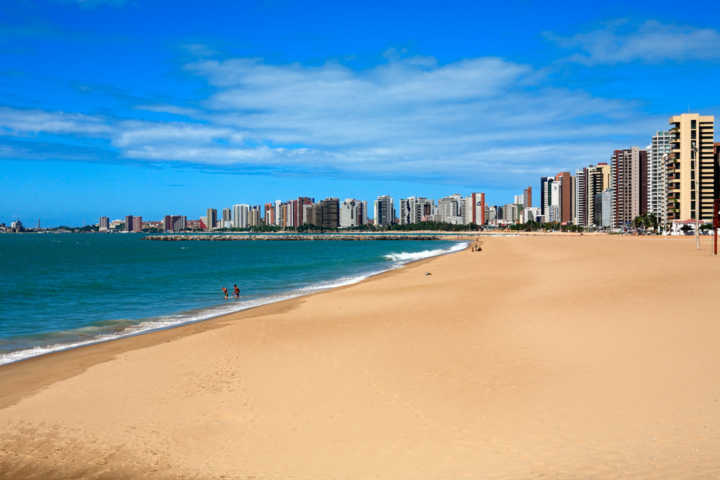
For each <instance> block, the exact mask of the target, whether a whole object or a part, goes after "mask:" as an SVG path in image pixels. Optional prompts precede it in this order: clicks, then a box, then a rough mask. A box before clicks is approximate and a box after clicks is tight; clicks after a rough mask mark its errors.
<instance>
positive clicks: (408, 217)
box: [399, 197, 417, 225]
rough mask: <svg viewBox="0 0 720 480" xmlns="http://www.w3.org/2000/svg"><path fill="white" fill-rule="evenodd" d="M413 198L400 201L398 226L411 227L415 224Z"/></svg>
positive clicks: (414, 200)
mask: <svg viewBox="0 0 720 480" xmlns="http://www.w3.org/2000/svg"><path fill="white" fill-rule="evenodd" d="M416 200H417V199H416V198H415V197H408V198H401V199H400V218H399V221H400V225H411V224H413V223H415V203H416Z"/></svg>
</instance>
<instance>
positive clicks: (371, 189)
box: [0, 0, 720, 226]
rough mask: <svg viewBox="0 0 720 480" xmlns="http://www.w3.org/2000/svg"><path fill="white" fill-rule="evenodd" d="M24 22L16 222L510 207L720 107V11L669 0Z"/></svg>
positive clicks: (2, 126)
mask: <svg viewBox="0 0 720 480" xmlns="http://www.w3.org/2000/svg"><path fill="white" fill-rule="evenodd" d="M703 3H705V2H700V5H699V7H700V8H701V7H702V4H703ZM664 5H665V6H664ZM5 7H6V8H5V12H4V13H5V18H4V19H3V20H2V22H4V23H2V22H0V48H3V50H2V51H3V53H2V57H3V65H4V66H5V73H6V74H5V75H3V82H1V83H0V92H1V93H2V101H0V162H1V163H2V167H3V168H2V172H1V173H0V187H2V189H3V192H4V195H3V196H2V198H0V219H2V221H9V220H12V219H14V218H22V219H24V221H25V222H26V223H27V224H30V225H35V224H36V223H37V220H38V218H39V219H40V220H41V222H42V224H44V225H48V226H51V225H59V224H84V223H94V222H96V221H97V218H98V217H99V216H100V215H109V216H112V217H116V218H117V217H122V216H124V215H126V214H127V212H132V211H136V212H139V211H141V210H142V213H143V215H144V216H146V217H148V218H160V217H161V216H163V215H164V214H166V213H167V212H169V211H182V212H188V213H191V212H202V211H204V210H205V209H206V208H207V205H218V206H219V205H232V204H234V203H235V202H236V201H238V199H241V201H243V202H244V203H248V204H262V203H263V202H265V201H267V198H286V197H290V196H292V195H294V194H296V193H298V192H303V194H306V195H308V196H313V197H315V198H326V197H341V198H345V197H353V198H365V199H371V198H375V197H376V196H377V195H381V194H390V195H392V196H393V197H394V198H401V197H408V196H412V195H426V196H432V197H435V198H439V197H441V196H443V195H447V194H448V193H449V192H485V193H486V194H487V196H488V198H489V199H494V201H495V202H496V203H500V204H502V203H506V202H510V201H511V200H512V198H513V196H514V195H517V194H518V190H519V189H522V188H524V187H525V186H527V185H533V186H535V185H537V181H536V179H537V177H539V176H550V175H556V174H557V173H558V172H563V171H568V172H570V173H573V172H575V171H576V169H578V168H583V167H584V166H586V165H590V164H597V163H600V162H605V161H608V152H612V151H614V150H616V149H625V148H631V147H632V146H638V147H640V148H645V146H646V145H648V144H649V142H650V139H649V138H648V134H649V133H651V132H656V131H660V130H666V129H667V118H668V117H669V116H671V115H677V114H678V113H681V112H687V111H688V110H689V111H692V112H700V113H702V114H705V115H715V116H717V115H718V114H719V113H720V98H718V95H717V88H716V87H715V86H714V84H715V83H716V82H713V81H708V79H713V78H720V53H719V52H718V49H717V48H716V47H715V46H716V45H717V44H719V43H720V31H719V30H718V27H717V25H718V19H719V18H720V14H718V13H716V10H717V9H714V8H712V7H713V4H712V3H710V2H707V7H708V8H706V9H705V10H707V14H705V15H703V16H702V17H697V16H696V15H692V14H691V12H685V11H677V9H675V8H674V4H672V3H670V2H666V3H663V2H660V3H657V2H653V3H650V2H634V3H633V5H627V4H623V3H620V2H606V3H604V4H603V5H602V6H593V7H592V8H591V7H590V6H584V5H574V6H573V8H567V6H566V5H563V4H560V3H558V4H544V5H537V6H536V5H532V4H528V3H527V2H506V3H505V4H502V5H481V4H472V3H466V4H461V3H458V4H453V5H452V6H448V7H446V8H444V9H442V10H438V9H435V8H430V7H428V6H426V5H423V4H419V5H418V4H415V3H413V4H403V3H397V4H393V5H391V6H388V5H382V6H379V5H375V6H373V5H372V4H364V5H363V6H362V7H357V6H348V5H345V6H343V7H339V6H337V5H333V4H326V3H305V4H303V5H302V6H297V5H292V4H289V3H284V2H275V3H273V4H264V5H244V4H232V3H230V2H212V1H211V2H207V3H205V4H203V5H202V7H192V6H187V5H177V4H172V5H171V4H170V3H167V2H163V1H148V2H135V1H121V0H114V1H101V0H96V1H70V0H68V1H55V0H46V1H38V2H20V3H18V4H13V5H8V6H5ZM219 13H222V15H220V14H219ZM137 18H144V19H145V22H144V23H143V25H142V26H139V25H138V24H137V22H136V19H137ZM447 25H452V26H453V28H452V29H449V28H446V26H447ZM369 30H370V31H372V32H373V35H367V34H366V33H367V31H369ZM177 32H182V33H177ZM308 32H312V33H311V34H310V33H308ZM679 70H682V74H681V75H680V74H677V73H676V72H677V71H679ZM669 91H673V92H676V91H681V92H682V95H668V93H667V92H669ZM88 199H92V201H88ZM192 214H193V215H196V214H195V213H192ZM197 215H200V213H197Z"/></svg>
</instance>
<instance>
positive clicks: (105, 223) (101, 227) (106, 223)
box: [98, 217, 110, 232]
mask: <svg viewBox="0 0 720 480" xmlns="http://www.w3.org/2000/svg"><path fill="white" fill-rule="evenodd" d="M109 230H110V219H109V218H108V217H100V221H99V222H98V231H100V232H107V231H109Z"/></svg>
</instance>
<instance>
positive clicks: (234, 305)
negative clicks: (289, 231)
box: [0, 243, 468, 365]
mask: <svg viewBox="0 0 720 480" xmlns="http://www.w3.org/2000/svg"><path fill="white" fill-rule="evenodd" d="M467 245H468V244H467V243H457V244H455V245H453V246H451V247H450V248H447V249H440V248H438V249H433V250H423V251H421V252H400V253H390V254H387V255H385V256H384V258H385V259H386V260H389V261H391V262H392V263H391V264H390V265H388V267H387V268H384V269H381V270H377V271H372V272H367V273H363V274H358V275H354V276H347V277H341V278H337V279H334V280H329V281H324V282H318V283H314V284H312V285H308V286H305V287H301V288H298V289H296V290H294V291H291V292H288V293H286V294H283V295H274V296H269V297H262V298H256V299H250V300H246V301H240V302H237V301H232V302H227V303H224V304H222V305H218V306H214V307H210V308H204V309H200V310H193V311H189V312H183V313H178V314H175V315H164V316H161V317H155V318H150V319H147V320H145V321H142V322H139V323H137V324H133V325H128V326H127V327H126V328H124V329H122V330H121V331H114V332H111V333H105V334H100V335H98V336H97V337H94V338H92V339H88V340H82V341H77V342H72V343H56V344H51V345H44V346H35V347H31V348H26V349H23V350H16V351H14V352H8V353H3V354H0V365H5V364H8V363H14V362H18V361H20V360H25V359H27V358H31V357H37V356H39V355H45V354H48V353H54V352H60V351H63V350H70V349H73V348H78V347H83V346H86V345H92V344H96V343H103V342H108V341H110V340H116V339H118V338H125V337H132V336H135V335H140V334H143V333H148V332H153V331H157V330H164V329H167V328H171V327H177V326H180V325H186V324H189V323H195V322H201V321H203V320H209V319H211V318H215V317H219V316H222V315H227V314H229V313H234V312H240V311H243V310H247V309H250V308H255V307H259V306H262V305H267V304H270V303H276V302H281V301H283V300H289V299H292V298H297V297H302V296H304V295H310V294H312V293H315V292H319V291H322V290H329V289H332V288H337V287H344V286H347V285H353V284H355V283H359V282H361V281H363V280H365V279H366V278H369V277H372V276H375V275H378V274H380V273H383V272H386V271H388V270H392V269H394V268H398V267H400V266H402V265H405V264H407V263H410V262H413V261H416V260H422V259H424V258H430V257H436V256H438V255H445V254H448V253H453V252H458V251H460V250H463V249H465V248H466V247H467ZM79 330H82V328H81V329H79ZM68 333H71V332H68ZM78 333H80V332H78Z"/></svg>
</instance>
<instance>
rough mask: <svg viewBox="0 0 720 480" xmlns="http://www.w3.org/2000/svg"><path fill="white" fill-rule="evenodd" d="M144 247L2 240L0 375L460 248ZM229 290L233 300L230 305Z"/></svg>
mask: <svg viewBox="0 0 720 480" xmlns="http://www.w3.org/2000/svg"><path fill="white" fill-rule="evenodd" d="M142 237H143V236H142V235H140V234H5V235H0V365H2V364H5V363H11V362H15V361H19V360H23V359H25V358H29V357H32V356H36V355H42V354H45V353H49V352H53V351H58V350H63V349H67V348H73V347H78V346H81V345H87V344H91V343H96V342H101V341H107V340H112V339H114V338H119V337H124V336H130V335H137V334H141V333H145V332H149V331H153V330H158V329H163V328H168V327H172V326H176V325H181V324H186V323H191V322H197V321H202V320H205V319H208V318H212V317H216V316H218V315H222V314H225V313H230V312H234V311H240V310H244V309H247V308H252V307H255V306H259V305H263V304H266V303H271V302H276V301H280V300H284V299H288V298H293V297H297V296H301V295H306V294H309V293H312V292H316V291H319V290H324V289H329V288H333V287H338V286H343V285H349V284H352V283H356V282H358V281H360V280H362V279H364V278H367V277H369V276H371V275H374V274H377V273H380V272H384V271H387V270H390V269H393V268H397V267H398V266H400V265H403V264H405V263H408V262H411V261H414V260H420V259H423V258H427V257H431V256H436V255H442V254H445V253H449V252H452V251H457V250H460V249H462V248H464V247H465V244H464V243H460V242H452V241H444V240H436V241H432V240H430V241H418V240H392V241H332V240H326V241H236V242H232V241H230V242H204V241H187V242H158V241H146V240H143V239H142ZM234 284H237V285H238V287H239V289H240V298H239V299H234V298H232V290H233V285H234ZM222 287H226V288H227V289H228V291H229V292H230V293H231V300H229V301H225V300H224V296H223V293H222V290H221V289H222Z"/></svg>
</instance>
